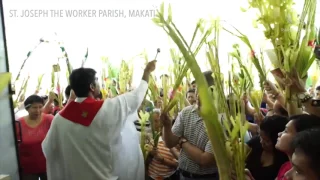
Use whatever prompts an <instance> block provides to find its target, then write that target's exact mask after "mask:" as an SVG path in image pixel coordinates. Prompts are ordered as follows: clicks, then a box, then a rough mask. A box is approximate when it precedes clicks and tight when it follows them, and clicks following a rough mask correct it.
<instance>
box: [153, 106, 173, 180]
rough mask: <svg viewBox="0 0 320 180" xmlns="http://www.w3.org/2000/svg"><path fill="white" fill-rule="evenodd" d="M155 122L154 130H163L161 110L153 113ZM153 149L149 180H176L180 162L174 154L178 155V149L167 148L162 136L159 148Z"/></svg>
mask: <svg viewBox="0 0 320 180" xmlns="http://www.w3.org/2000/svg"><path fill="white" fill-rule="evenodd" d="M153 122H154V123H153V124H152V125H153V128H154V129H155V130H156V131H159V130H160V128H161V125H160V109H155V110H154V111H153ZM153 143H154V142H153ZM153 148H154V150H153V151H151V152H150V154H151V157H152V159H151V162H150V164H149V165H148V175H149V179H154V180H174V178H175V176H174V175H175V172H176V169H177V167H178V162H177V160H176V159H175V157H174V153H176V154H178V152H177V149H176V148H172V149H169V148H167V147H166V145H165V144H164V141H163V140H162V138H161V136H160V138H159V141H158V145H157V147H153ZM171 151H172V152H171ZM174 151H175V152H174Z"/></svg>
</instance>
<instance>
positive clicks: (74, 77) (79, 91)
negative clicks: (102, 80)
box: [69, 68, 97, 97]
mask: <svg viewBox="0 0 320 180" xmlns="http://www.w3.org/2000/svg"><path fill="white" fill-rule="evenodd" d="M96 73H97V72H96V71H95V70H94V69H91V68H79V69H75V70H73V71H72V73H71V75H70V77H69V80H70V86H71V89H72V90H73V91H74V93H75V94H76V96H77V97H88V94H89V92H90V85H93V86H95V85H96V84H95V80H96Z"/></svg>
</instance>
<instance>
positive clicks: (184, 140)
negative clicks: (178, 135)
mask: <svg viewBox="0 0 320 180" xmlns="http://www.w3.org/2000/svg"><path fill="white" fill-rule="evenodd" d="M186 142H188V140H186V139H180V142H179V145H180V147H181V148H182V144H183V143H186Z"/></svg>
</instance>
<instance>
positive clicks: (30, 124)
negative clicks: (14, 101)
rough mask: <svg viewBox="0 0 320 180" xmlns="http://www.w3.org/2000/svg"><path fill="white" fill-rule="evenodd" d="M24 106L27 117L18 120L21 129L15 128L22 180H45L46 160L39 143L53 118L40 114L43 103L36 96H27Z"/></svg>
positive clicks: (49, 115)
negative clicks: (18, 138)
mask: <svg viewBox="0 0 320 180" xmlns="http://www.w3.org/2000/svg"><path fill="white" fill-rule="evenodd" d="M24 106H25V108H26V110H27V111H28V115H27V116H25V117H21V118H19V119H18V121H19V122H20V125H21V126H20V127H21V128H17V137H21V139H20V144H19V147H18V148H19V159H20V167H21V169H22V174H21V176H22V179H23V180H39V178H40V179H41V180H46V179H47V175H46V159H45V157H44V154H43V152H42V148H41V143H42V141H43V140H44V138H45V137H46V135H47V132H48V130H49V128H50V126H51V122H52V120H53V117H54V116H53V115H51V114H44V113H42V109H43V106H44V101H43V99H42V98H41V97H40V96H38V95H31V96H29V97H28V98H27V99H26V100H25V102H24Z"/></svg>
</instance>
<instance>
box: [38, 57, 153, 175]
mask: <svg viewBox="0 0 320 180" xmlns="http://www.w3.org/2000/svg"><path fill="white" fill-rule="evenodd" d="M155 66H156V61H151V62H149V63H148V64H147V66H146V68H145V70H144V73H143V76H142V81H141V83H140V85H139V86H138V87H137V88H136V89H135V90H133V91H131V92H129V93H125V94H122V95H120V96H117V97H115V98H111V99H107V100H105V101H96V100H95V99H94V97H95V96H96V95H98V94H99V93H100V88H99V83H98V81H97V80H98V79H97V78H96V71H95V70H93V69H89V68H79V69H76V70H74V71H73V72H72V73H71V75H70V78H69V79H70V86H71V89H72V90H73V92H74V94H75V95H76V99H75V100H74V101H71V102H69V103H68V104H67V106H66V107H65V108H64V109H63V110H62V111H60V112H59V113H58V114H57V115H56V116H55V118H54V119H53V122H52V124H51V128H50V130H49V132H48V134H47V136H46V138H45V140H44V141H43V143H42V149H43V152H44V155H45V157H46V160H47V176H48V179H49V180H91V179H92V180H117V179H119V177H118V175H117V173H115V172H121V169H123V171H126V169H127V168H128V166H130V167H134V166H139V165H138V164H132V162H130V163H127V164H126V166H124V165H123V166H124V167H117V170H116V171H115V166H114V165H115V163H114V161H117V160H118V158H116V157H117V156H114V153H116V152H117V148H116V147H118V145H117V143H118V141H117V139H118V137H119V136H120V135H121V131H122V129H123V127H124V125H125V123H126V120H127V119H128V116H129V115H131V114H133V113H134V112H135V111H136V110H137V109H138V108H139V106H140V104H141V103H142V101H143V99H144V97H145V94H146V92H147V89H148V82H149V76H150V73H151V72H153V71H154V70H155ZM119 153H121V151H119ZM137 163H138V162H137ZM122 164H123V163H122ZM119 168H121V169H119Z"/></svg>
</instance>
